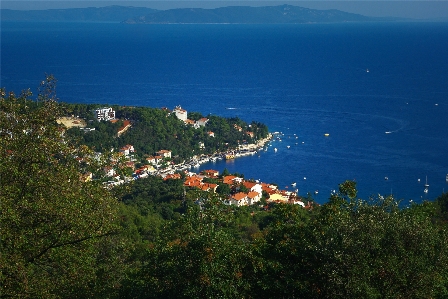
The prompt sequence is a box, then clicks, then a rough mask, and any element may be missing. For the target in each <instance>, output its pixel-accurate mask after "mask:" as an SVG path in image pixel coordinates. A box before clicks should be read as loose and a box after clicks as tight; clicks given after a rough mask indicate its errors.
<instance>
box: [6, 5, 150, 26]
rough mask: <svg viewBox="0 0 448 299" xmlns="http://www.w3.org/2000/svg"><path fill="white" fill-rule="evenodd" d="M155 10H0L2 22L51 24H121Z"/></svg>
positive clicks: (91, 8) (131, 8) (89, 8)
mask: <svg viewBox="0 0 448 299" xmlns="http://www.w3.org/2000/svg"><path fill="white" fill-rule="evenodd" d="M156 11H157V10H156V9H152V8H146V7H132V6H118V5H112V6H105V7H88V8H67V9H47V10H11V9H1V20H2V21H25V22H26V21H51V22H122V21H123V20H126V19H129V18H133V17H135V16H139V15H141V14H151V13H153V12H156Z"/></svg>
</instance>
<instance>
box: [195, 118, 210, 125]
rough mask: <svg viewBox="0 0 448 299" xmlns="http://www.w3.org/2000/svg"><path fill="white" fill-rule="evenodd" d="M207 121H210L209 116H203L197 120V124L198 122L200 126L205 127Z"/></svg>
mask: <svg viewBox="0 0 448 299" xmlns="http://www.w3.org/2000/svg"><path fill="white" fill-rule="evenodd" d="M207 122H208V118H205V117H203V118H201V119H199V120H198V121H196V124H197V125H198V126H199V127H205V124H206V123H207Z"/></svg>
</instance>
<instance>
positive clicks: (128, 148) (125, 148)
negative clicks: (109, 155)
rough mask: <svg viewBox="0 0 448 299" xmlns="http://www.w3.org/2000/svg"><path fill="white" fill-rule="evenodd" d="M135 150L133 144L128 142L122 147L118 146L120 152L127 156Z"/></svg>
mask: <svg viewBox="0 0 448 299" xmlns="http://www.w3.org/2000/svg"><path fill="white" fill-rule="evenodd" d="M133 152H135V150H134V146H133V145H130V144H126V145H125V146H123V147H122V148H120V153H123V154H124V155H125V156H129V154H131V153H133Z"/></svg>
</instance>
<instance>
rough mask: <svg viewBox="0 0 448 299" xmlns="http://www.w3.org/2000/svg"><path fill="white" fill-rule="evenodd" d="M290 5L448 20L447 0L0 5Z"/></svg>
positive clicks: (38, 5) (23, 5) (18, 5)
mask: <svg viewBox="0 0 448 299" xmlns="http://www.w3.org/2000/svg"><path fill="white" fill-rule="evenodd" d="M281 4H291V5H297V6H302V7H307V8H314V9H339V10H342V11H346V12H352V13H358V14H362V15H366V16H375V17H390V16H391V17H403V18H415V19H435V18H444V19H448V0H436V1H428V0H426V1H425V0H423V1H422V0H407V1H404V0H388V1H386V0H376V1H371V0H351V1H340V0H306V1H301V0H298V1H288V0H269V1H259V0H243V1H241V0H196V1H190V0H163V1H161V0H140V1H135V0H117V1H110V0H95V1H85V0H69V1H66V0H54V1H45V0H6V1H3V0H2V1H1V2H0V5H1V8H8V9H21V10H35V9H53V8H80V7H101V6H108V5H124V6H135V7H150V8H155V9H171V8H180V7H188V8H192V7H194V8H197V7H201V8H216V7H223V6H243V5H244V6H268V5H281Z"/></svg>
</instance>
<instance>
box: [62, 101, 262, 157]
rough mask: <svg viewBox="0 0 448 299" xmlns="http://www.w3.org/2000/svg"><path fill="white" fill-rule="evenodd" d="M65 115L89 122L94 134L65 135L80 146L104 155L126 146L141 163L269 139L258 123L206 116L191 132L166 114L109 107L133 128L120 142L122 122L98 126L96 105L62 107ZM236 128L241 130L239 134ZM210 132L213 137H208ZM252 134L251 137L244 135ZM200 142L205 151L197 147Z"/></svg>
mask: <svg viewBox="0 0 448 299" xmlns="http://www.w3.org/2000/svg"><path fill="white" fill-rule="evenodd" d="M63 106H64V111H65V114H67V115H72V114H73V115H77V116H80V117H82V118H85V119H86V120H88V127H91V128H95V131H91V132H87V133H84V132H83V131H81V130H80V129H79V128H76V127H74V128H71V129H69V130H68V131H67V134H68V135H69V136H71V137H77V138H80V139H81V140H80V142H81V143H82V144H85V145H87V146H89V147H91V148H94V149H95V150H98V151H101V152H104V151H109V150H110V149H112V148H114V149H115V150H118V149H119V148H121V147H122V146H125V145H126V144H132V145H133V146H134V148H135V150H136V156H137V157H139V158H141V159H143V158H144V156H145V155H153V154H154V153H155V152H157V151H159V150H162V149H167V150H171V151H172V156H173V157H176V158H177V160H185V159H187V158H190V157H191V156H193V155H199V154H213V153H215V152H225V151H227V150H229V149H233V148H236V147H237V146H238V145H239V144H243V143H252V142H254V141H255V140H259V139H261V138H265V137H267V136H268V133H269V132H268V128H267V126H266V125H264V124H262V123H258V122H254V121H253V122H252V123H250V124H247V123H246V122H244V121H243V120H241V119H239V118H237V117H235V118H228V119H227V118H223V117H218V116H214V115H209V116H207V118H208V119H209V121H208V122H207V124H206V126H204V127H198V128H194V127H193V126H192V125H186V124H185V123H184V122H183V121H181V120H179V119H178V118H177V117H176V116H175V115H174V114H173V113H169V111H168V110H164V109H159V108H149V107H120V106H112V108H113V109H114V111H116V117H117V118H120V119H128V120H130V121H131V124H132V127H131V128H130V129H129V130H128V131H127V132H126V133H125V134H122V135H121V136H120V137H119V138H117V137H116V135H117V134H116V133H117V131H118V128H120V127H121V126H122V124H123V123H122V122H117V123H110V122H104V121H102V122H98V121H89V120H92V119H93V115H92V112H91V111H92V110H93V109H95V108H98V107H100V106H99V105H77V104H64V105H63ZM202 117H203V116H202V115H201V114H200V113H198V112H193V113H188V118H189V119H191V120H194V121H196V120H199V119H201V118H202ZM238 128H241V129H240V130H239V129H238ZM210 131H211V132H213V133H214V134H215V135H214V136H215V137H211V136H209V134H208V132H210ZM247 132H252V133H253V137H251V136H250V135H248V134H247ZM200 142H202V143H203V144H204V147H203V148H201V147H200Z"/></svg>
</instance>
